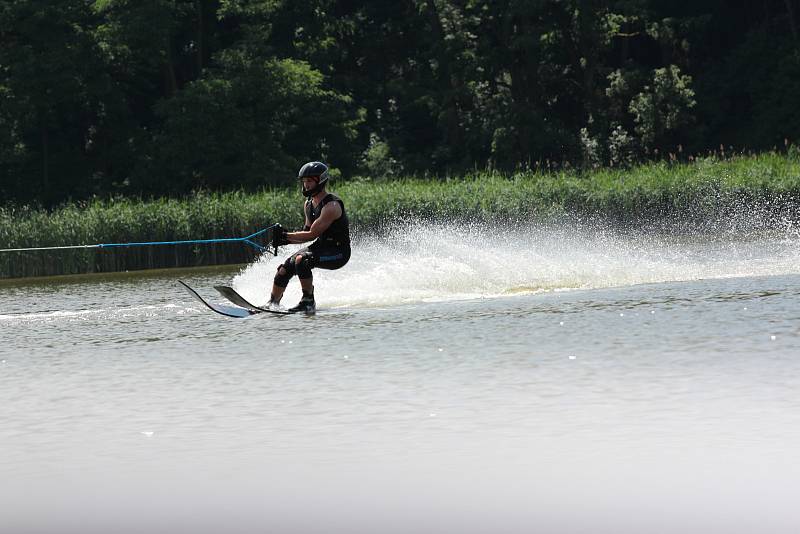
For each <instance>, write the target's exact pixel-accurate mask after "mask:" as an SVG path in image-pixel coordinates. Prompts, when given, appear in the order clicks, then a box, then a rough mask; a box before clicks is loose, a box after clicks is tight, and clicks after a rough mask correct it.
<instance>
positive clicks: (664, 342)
mask: <svg viewBox="0 0 800 534" xmlns="http://www.w3.org/2000/svg"><path fill="white" fill-rule="evenodd" d="M798 245H800V238H798V236H797V235H796V233H794V232H793V231H791V228H790V229H788V230H787V229H783V230H781V231H777V232H774V231H773V232H761V233H758V234H751V233H744V234H742V233H730V232H720V233H719V234H709V235H705V236H703V237H699V236H679V235H656V234H650V235H648V234H646V233H642V234H638V235H630V234H623V233H620V232H614V231H611V230H608V229H602V228H599V229H598V228H595V229H576V228H571V229H561V230H558V229H555V228H544V227H543V228H537V229H529V230H526V231H525V232H521V231H511V232H507V231H505V230H504V229H500V228H498V229H492V228H488V229H487V228H460V229H458V231H456V230H454V229H453V230H446V229H441V228H436V227H429V226H425V225H420V226H417V227H407V228H403V229H402V231H400V230H398V231H397V232H395V233H393V234H391V235H386V236H383V237H374V238H367V237H361V238H359V239H358V240H357V244H356V247H355V249H354V254H353V258H352V260H351V263H350V264H349V265H348V266H346V267H345V268H343V269H342V270H340V271H335V272H320V273H318V275H317V280H316V289H317V291H316V292H317V303H318V308H319V312H318V314H317V315H316V316H314V317H305V316H285V317H284V316H277V317H276V316H254V317H251V318H247V319H232V318H226V317H222V316H219V315H216V314H213V313H212V312H210V311H209V310H206V309H203V308H202V307H201V306H200V305H198V303H197V302H196V301H194V300H193V299H192V298H191V296H190V295H189V294H187V293H186V292H185V291H184V290H183V289H182V288H181V287H180V286H179V285H178V284H177V282H176V281H177V280H178V279H182V280H185V281H186V282H187V283H189V284H190V285H192V286H193V287H195V288H196V289H197V290H198V291H199V292H200V293H201V294H202V295H203V296H205V297H206V298H208V299H210V300H212V301H214V302H220V303H222V302H223V299H222V298H221V297H219V296H218V295H217V294H216V292H215V291H214V290H213V288H212V286H213V285H215V284H231V285H233V286H234V287H235V288H236V289H237V290H238V291H239V292H240V293H242V294H243V295H244V296H245V297H247V298H249V299H251V300H252V301H253V302H255V303H257V304H262V303H264V302H265V301H266V299H267V288H268V286H269V285H270V282H271V278H272V275H273V273H274V270H275V268H276V266H277V265H278V264H279V262H280V261H282V259H283V258H282V257H279V258H267V257H265V258H262V259H261V260H260V261H259V262H257V263H254V264H252V265H249V266H247V267H246V268H242V269H238V268H231V267H227V268H217V269H207V270H195V271H161V272H154V273H140V274H135V275H134V274H130V275H108V276H89V277H76V278H64V279H58V280H55V279H50V280H39V281H36V280H33V281H26V282H24V283H4V284H2V285H0V336H1V341H2V344H1V345H0V531H2V532H30V533H39V532H41V533H45V532H46V533H50V532H59V533H63V532H69V533H72V532H75V533H78V532H319V533H323V532H325V533H330V532H350V533H352V532H381V533H384V532H390V533H393V532H442V533H450V532H459V533H462V532H463V533H471V532H487V533H488V532H558V533H562V532H586V533H598V532H608V533H627V532H630V533H639V532H647V533H660V532H664V533H678V532H680V533H687V532H697V533H708V532H725V533H739V532H741V533H752V532H770V533H784V532H785V533H790V532H792V533H794V532H798V531H800V508H798V506H797V496H798V495H800V452H798V451H800V248H798ZM298 297H299V290H298V288H297V282H296V280H293V281H292V283H291V285H290V289H289V291H288V292H287V297H286V303H288V304H290V305H292V304H294V302H295V301H296V300H297V298H298Z"/></svg>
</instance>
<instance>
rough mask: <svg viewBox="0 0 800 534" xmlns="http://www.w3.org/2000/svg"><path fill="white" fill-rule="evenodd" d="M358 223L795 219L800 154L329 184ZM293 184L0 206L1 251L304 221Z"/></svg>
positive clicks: (106, 262)
mask: <svg viewBox="0 0 800 534" xmlns="http://www.w3.org/2000/svg"><path fill="white" fill-rule="evenodd" d="M332 189H333V190H334V191H335V192H336V193H337V194H339V195H340V196H342V198H344V200H345V202H346V205H347V210H348V214H349V217H350V219H351V221H352V224H353V225H354V226H355V227H357V228H359V229H361V230H362V231H368V230H367V229H373V228H380V227H381V226H384V225H390V224H392V222H393V221H396V220H398V219H399V218H401V217H411V218H427V219H432V220H445V221H446V220H454V219H471V220H492V219H503V220H507V219H513V220H523V221H524V220H526V219H531V218H545V217H548V216H552V215H554V214H564V213H579V214H592V215H598V216H602V217H605V218H610V219H613V220H615V221H618V222H622V223H625V222H631V221H643V220H650V221H652V220H674V219H676V218H683V219H686V220H689V221H695V222H697V223H700V224H701V223H702V222H703V221H704V220H707V219H710V218H716V217H719V216H721V215H722V216H724V215H725V214H726V213H730V212H732V211H735V210H739V211H742V210H744V211H745V212H746V211H747V210H749V209H751V208H755V207H758V209H759V210H761V211H762V212H763V211H764V210H765V209H766V210H767V211H768V212H769V211H774V212H776V213H777V212H780V213H781V214H782V216H785V215H786V214H787V213H789V214H790V216H793V217H797V216H798V206H800V157H797V154H793V153H790V154H788V155H779V154H775V153H770V154H762V155H758V156H750V157H738V158H733V159H727V160H718V159H715V158H708V159H703V160H698V161H696V162H693V163H683V164H674V163H672V164H670V163H665V162H661V163H652V164H647V165H642V166H639V167H635V168H633V169H628V170H612V169H603V170H598V171H593V172H588V173H581V172H578V171H574V172H569V171H559V172H555V173H542V172H535V173H531V172H529V173H518V174H513V175H503V174H499V173H490V172H482V173H474V174H471V175H467V176H462V177H458V178H449V179H444V180H438V179H419V178H411V177H409V178H403V179H397V180H380V179H364V178H360V179H359V178H356V179H353V180H350V181H345V182H340V183H334V184H333V187H332ZM301 203H302V197H300V195H299V194H298V190H297V189H296V188H292V189H269V190H264V191H261V192H258V193H253V194H245V193H241V192H237V193H220V194H213V193H199V194H194V195H192V196H191V197H188V198H185V199H182V200H166V199H164V200H152V201H141V200H133V199H115V200H95V201H92V202H88V203H81V204H70V205H66V206H64V207H62V208H60V209H57V210H54V211H52V212H46V211H42V210H34V209H29V208H0V248H24V247H43V246H62V245H77V244H96V243H118V242H135V241H173V240H184V239H186V240H191V239H210V238H217V237H241V236H245V235H248V234H250V233H252V232H255V231H257V230H259V229H261V228H264V227H266V226H268V225H270V224H272V223H275V222H280V223H281V224H283V225H284V226H287V227H290V228H292V227H297V226H300V225H301V223H302V208H301ZM252 258H253V251H252V249H250V248H249V247H247V246H245V245H243V244H242V245H239V244H236V243H229V244H224V245H198V246H188V245H179V246H166V247H137V248H125V249H113V250H109V249H90V250H69V251H41V252H14V253H9V252H6V253H0V277H22V276H43V275H53V274H73V273H86V272H108V271H124V270H134V269H147V268H158V267H170V266H194V265H209V264H223V263H241V262H246V261H249V260H251V259H252Z"/></svg>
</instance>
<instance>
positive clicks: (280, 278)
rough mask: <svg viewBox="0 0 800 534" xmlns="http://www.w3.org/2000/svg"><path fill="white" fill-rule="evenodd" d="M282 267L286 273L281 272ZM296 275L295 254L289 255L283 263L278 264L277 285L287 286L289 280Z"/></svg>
mask: <svg viewBox="0 0 800 534" xmlns="http://www.w3.org/2000/svg"><path fill="white" fill-rule="evenodd" d="M281 269H283V270H284V273H285V274H281ZM294 275H295V264H294V256H289V257H288V258H287V259H286V261H285V262H283V264H281V265H279V266H278V272H277V273H275V280H274V282H275V285H276V286H278V287H286V286H288V285H289V280H291V279H292V277H293V276H294Z"/></svg>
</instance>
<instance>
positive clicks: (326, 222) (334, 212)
mask: <svg viewBox="0 0 800 534" xmlns="http://www.w3.org/2000/svg"><path fill="white" fill-rule="evenodd" d="M341 216H342V207H341V206H340V205H339V203H338V202H328V203H327V204H325V206H324V207H323V208H322V213H320V214H319V218H318V219H317V220H316V221H314V224H312V225H311V229H310V230H303V231H301V232H289V233H288V234H286V237H287V239H289V243H305V242H306V241H312V240H314V239H316V238H318V237H319V236H321V235H322V233H323V232H324V231H325V230H327V229H328V227H329V226H330V225H331V224H333V221H335V220H336V219H338V218H339V217H341ZM306 222H308V221H306Z"/></svg>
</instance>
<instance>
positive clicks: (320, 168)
mask: <svg viewBox="0 0 800 534" xmlns="http://www.w3.org/2000/svg"><path fill="white" fill-rule="evenodd" d="M306 177H313V178H319V182H317V185H316V186H315V187H314V189H309V190H306V189H303V196H306V197H313V196H314V195H316V194H317V193H319V192H320V191H322V188H323V187H325V182H327V181H328V178H330V175H329V174H328V166H327V165H325V164H324V163H321V162H319V161H309V162H308V163H306V164H305V165H303V166H302V167H300V172H298V173H297V179H298V180H302V179H303V178H306Z"/></svg>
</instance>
